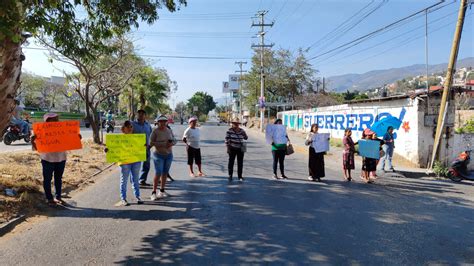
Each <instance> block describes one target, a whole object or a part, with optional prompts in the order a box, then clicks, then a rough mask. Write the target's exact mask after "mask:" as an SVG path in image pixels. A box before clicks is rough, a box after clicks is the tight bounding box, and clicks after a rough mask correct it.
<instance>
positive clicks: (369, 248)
mask: <svg viewBox="0 0 474 266" xmlns="http://www.w3.org/2000/svg"><path fill="white" fill-rule="evenodd" d="M183 129H184V128H183V127H182V126H175V127H174V131H175V133H176V134H177V135H178V136H180V135H181V134H182V131H183ZM201 130H202V132H201V138H202V152H203V158H204V171H205V173H207V174H208V176H207V177H200V178H190V177H189V176H188V174H187V167H186V158H185V150H184V146H183V144H182V143H180V144H178V145H177V146H176V147H175V148H174V155H175V161H174V162H173V166H172V171H171V173H172V175H173V177H174V178H175V179H176V181H175V182H173V183H171V184H169V189H168V192H169V193H170V194H171V195H172V196H171V197H170V198H167V199H163V200H159V201H157V202H150V201H149V195H150V193H151V191H150V190H149V189H142V190H141V192H142V194H143V199H145V200H146V203H145V205H136V204H134V201H133V200H131V199H132V198H131V195H132V193H131V189H130V188H129V192H128V196H129V199H130V201H131V202H132V203H133V204H132V205H131V206H128V207H114V204H115V203H116V202H117V201H118V199H119V176H118V171H114V172H113V173H112V174H110V175H107V176H103V177H100V178H98V180H97V182H96V183H95V184H94V185H91V186H90V187H89V188H87V189H86V190H85V191H83V192H81V193H78V194H77V195H75V196H74V198H73V199H71V200H70V202H71V204H72V205H74V207H70V208H68V209H64V210H58V211H57V212H55V214H54V215H52V216H51V217H49V218H48V219H46V220H44V221H40V222H37V223H35V224H33V225H31V228H30V229H29V230H24V231H22V232H19V233H16V234H12V235H9V236H6V237H4V238H3V239H1V240H0V264H2V265H4V264H19V265H65V264H81V265H83V264H128V265H141V264H152V263H153V264H157V263H162V264H187V265H208V264H211V265H221V264H224V265H226V264H227V265H228V264H277V265H278V264H312V265H314V264H332V265H341V264H344V265H345V264H362V265H367V264H370V265H382V264H389V265H421V264H462V263H470V264H473V263H474V226H473V225H474V223H473V221H474V203H473V195H474V194H473V192H474V186H472V183H466V184H454V183H451V182H448V181H435V180H422V179H406V178H383V179H381V180H378V181H377V183H376V184H371V185H368V184H363V183H361V182H359V180H356V182H352V183H347V182H343V181H342V178H341V171H340V166H339V165H336V163H335V162H333V161H331V160H327V161H326V175H327V177H326V178H325V179H324V182H322V183H314V182H309V181H306V177H307V158H306V155H305V154H294V155H291V156H290V157H287V160H286V166H287V170H286V173H287V175H288V176H289V177H290V180H286V181H274V180H271V179H270V177H271V153H270V148H269V146H268V145H265V144H264V140H263V138H262V137H260V136H259V135H257V133H250V134H249V137H250V143H249V146H248V153H247V154H246V155H245V162H244V176H245V177H246V180H245V181H244V182H243V183H239V182H237V181H234V182H232V183H229V182H228V181H227V174H226V173H227V166H226V165H227V154H226V153H225V147H224V145H223V138H224V135H225V130H226V127H224V126H203V127H202V129H201ZM359 167H360V166H359ZM150 176H151V173H150Z"/></svg>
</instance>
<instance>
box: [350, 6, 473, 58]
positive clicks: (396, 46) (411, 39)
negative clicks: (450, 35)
mask: <svg viewBox="0 0 474 266" xmlns="http://www.w3.org/2000/svg"><path fill="white" fill-rule="evenodd" d="M472 14H473V13H472V12H471V13H470V14H468V15H466V17H468V16H471V15H472ZM453 23H456V21H454V22H453V21H451V22H449V23H446V24H443V25H441V26H439V27H438V28H436V29H433V30H431V31H429V33H433V32H437V31H440V30H442V29H444V28H446V27H448V26H452V24H453ZM469 25H470V24H467V25H466V26H465V28H467V27H468V26H469ZM423 37H425V36H424V35H421V36H418V37H416V38H407V39H405V40H403V41H401V42H399V43H397V44H396V45H393V46H391V47H389V48H388V49H385V50H383V51H381V52H379V53H376V54H374V55H372V56H369V57H366V58H363V59H362V60H359V61H355V62H352V64H358V63H362V62H365V61H367V60H369V59H372V58H374V57H378V56H380V55H384V54H387V53H388V52H390V51H392V50H396V49H398V48H400V47H403V46H406V45H408V44H410V43H412V42H414V41H416V40H419V39H421V38H423Z"/></svg>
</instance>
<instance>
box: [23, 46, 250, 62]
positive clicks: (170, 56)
mask: <svg viewBox="0 0 474 266" xmlns="http://www.w3.org/2000/svg"><path fill="white" fill-rule="evenodd" d="M22 49H26V50H41V51H48V49H46V48H41V47H23V48H22ZM137 56H140V57H149V58H173V59H204V60H239V59H246V60H249V59H250V58H249V57H247V56H242V57H233V56H184V55H150V54H137Z"/></svg>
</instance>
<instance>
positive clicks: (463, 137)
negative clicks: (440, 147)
mask: <svg viewBox="0 0 474 266" xmlns="http://www.w3.org/2000/svg"><path fill="white" fill-rule="evenodd" d="M469 145H470V146H469ZM465 150H474V134H454V150H453V153H454V154H453V155H454V158H455V155H457V154H460V153H461V152H463V151H465ZM473 154H474V153H473ZM454 158H453V160H454ZM468 167H469V170H474V158H473V159H471V163H470V164H469V165H468Z"/></svg>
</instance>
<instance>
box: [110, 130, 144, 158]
mask: <svg viewBox="0 0 474 266" xmlns="http://www.w3.org/2000/svg"><path fill="white" fill-rule="evenodd" d="M145 144H146V136H145V134H107V135H106V145H107V149H108V151H107V156H106V157H107V162H109V163H134V162H143V161H146V147H145Z"/></svg>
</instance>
